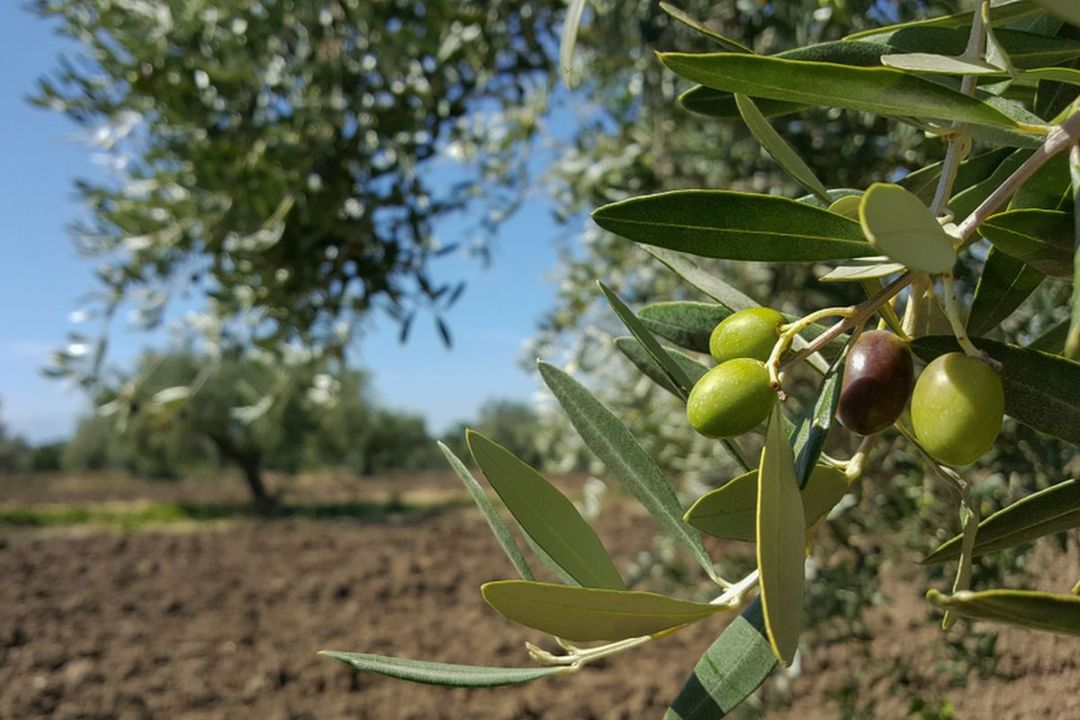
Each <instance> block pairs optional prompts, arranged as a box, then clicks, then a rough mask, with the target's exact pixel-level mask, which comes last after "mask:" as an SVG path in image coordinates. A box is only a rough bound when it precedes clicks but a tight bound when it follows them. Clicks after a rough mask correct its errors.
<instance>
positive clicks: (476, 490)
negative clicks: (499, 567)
mask: <svg viewBox="0 0 1080 720" xmlns="http://www.w3.org/2000/svg"><path fill="white" fill-rule="evenodd" d="M438 445H439V449H440V450H442V454H443V455H445V456H446V461H447V462H448V463H450V467H451V468H453V470H454V473H455V474H456V475H457V476H458V477H459V478H461V482H463V483H465V488H466V489H467V490H468V491H469V495H471V496H472V499H473V501H474V502H475V503H476V506H477V507H478V508H480V512H481V513H483V514H484V519H485V520H487V524H488V527H490V528H491V532H492V533H494V535H495V539H496V540H498V541H499V545H500V546H502V549H503V552H505V553H506V557H508V558H510V562H511V563H513V565H514V569H515V570H517V571H518V574H519V575H521V577H523V578H525V579H526V580H532V579H534V578H533V574H532V570H530V569H529V564H528V563H527V562H525V557H524V556H523V555H522V554H521V549H520V548H518V545H517V542H516V541H515V540H514V536H513V535H512V534H511V533H510V528H508V527H507V526H506V523H504V522H503V519H502V518H501V517H499V511H498V510H496V509H495V505H493V504H492V502H491V500H490V499H489V498H488V496H487V493H485V492H484V489H483V488H482V487H480V483H478V482H476V478H474V477H473V476H472V473H471V472H469V468H467V467H465V463H463V462H461V460H460V459H458V456H457V455H455V454H454V453H453V451H452V450H450V448H448V447H446V445H444V444H443V443H441V442H440V443H439V444H438Z"/></svg>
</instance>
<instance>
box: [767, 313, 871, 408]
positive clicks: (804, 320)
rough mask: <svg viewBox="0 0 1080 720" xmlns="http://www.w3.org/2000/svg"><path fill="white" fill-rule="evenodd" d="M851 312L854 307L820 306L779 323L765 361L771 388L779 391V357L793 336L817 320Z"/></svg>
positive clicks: (789, 345)
mask: <svg viewBox="0 0 1080 720" xmlns="http://www.w3.org/2000/svg"><path fill="white" fill-rule="evenodd" d="M852 312H854V308H850V307H829V308H822V309H821V310H816V311H814V312H812V313H810V314H809V315H807V316H805V317H801V318H799V319H798V320H796V321H795V322H792V323H788V324H787V325H781V326H780V337H779V338H778V339H777V340H776V344H775V345H773V349H772V353H770V354H769V359H768V361H767V362H766V363H765V365H766V366H767V367H768V368H769V380H770V382H772V386H773V389H774V390H776V391H777V392H780V358H781V357H783V355H784V353H786V352H787V351H788V349H789V348H790V347H791V344H792V343H793V342H794V341H795V337H796V336H797V335H798V334H799V333H800V332H802V331H803V330H805V329H806V328H808V327H810V326H811V325H813V324H814V323H816V322H817V321H818V320H822V319H824V318H827V317H847V316H848V315H850V314H851V313H852Z"/></svg>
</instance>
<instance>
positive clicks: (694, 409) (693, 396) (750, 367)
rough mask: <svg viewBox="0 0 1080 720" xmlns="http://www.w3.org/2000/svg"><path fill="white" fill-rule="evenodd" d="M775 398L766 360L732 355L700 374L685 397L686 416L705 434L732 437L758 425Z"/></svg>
mask: <svg viewBox="0 0 1080 720" xmlns="http://www.w3.org/2000/svg"><path fill="white" fill-rule="evenodd" d="M775 402H776V391H775V390H773V388H772V385H771V384H770V382H769V371H768V369H766V367H765V364H764V363H763V362H761V361H760V360H754V359H753V358H735V359H734V360H728V361H727V362H725V363H722V364H720V365H717V366H716V367H714V368H713V369H712V370H710V371H709V372H707V373H705V374H704V375H702V376H701V379H700V380H698V381H697V384H696V385H694V389H693V390H691V391H690V398H689V399H688V400H687V401H686V417H687V419H688V420H690V424H691V425H693V426H694V429H695V430H697V431H698V432H699V433H701V434H702V435H704V436H705V437H711V438H725V437H734V436H736V435H742V434H743V433H745V432H747V431H749V430H751V429H753V428H754V427H755V426H757V425H759V424H760V423H761V421H763V420H764V419H765V418H766V417H767V416H768V415H769V412H770V411H771V410H772V408H773V403H775Z"/></svg>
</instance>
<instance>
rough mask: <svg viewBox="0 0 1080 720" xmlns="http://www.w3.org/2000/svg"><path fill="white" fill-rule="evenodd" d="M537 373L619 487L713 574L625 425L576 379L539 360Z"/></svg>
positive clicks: (709, 562) (668, 492) (664, 484)
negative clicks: (636, 500)
mask: <svg viewBox="0 0 1080 720" xmlns="http://www.w3.org/2000/svg"><path fill="white" fill-rule="evenodd" d="M539 368H540V375H541V377H543V379H544V382H545V383H547V386H548V387H549V388H550V389H551V392H552V393H553V394H554V395H555V397H556V398H557V399H558V400H559V404H560V405H562V407H563V410H565V411H566V414H567V416H568V417H569V418H570V422H571V423H573V425H574V427H575V428H576V429H577V431H578V434H580V435H581V438H582V440H584V441H585V444H586V445H587V446H588V447H589V449H590V450H592V451H593V452H594V453H595V454H596V456H597V457H598V458H600V461H601V462H603V463H604V465H605V466H606V467H607V469H608V471H609V472H611V473H612V474H613V475H614V476H615V477H616V478H618V480H619V482H620V483H622V485H623V487H624V488H625V489H626V490H627V492H629V493H630V494H631V495H633V496H634V497H636V498H637V499H638V501H639V502H640V503H641V504H642V505H644V506H645V508H646V509H647V510H648V511H649V513H650V514H651V515H652V516H653V517H654V518H656V521H657V522H659V523H660V525H661V527H663V528H664V529H665V530H666V531H667V532H668V534H670V535H671V536H672V537H673V538H675V539H676V540H678V541H679V542H680V543H682V544H683V545H684V546H685V547H686V548H687V549H688V550H689V551H690V553H691V555H693V557H694V559H695V560H697V562H698V563H699V564H700V565H701V566H702V567H703V568H705V570H706V572H708V573H709V577H711V578H715V577H716V569H715V568H714V567H713V565H712V560H711V559H710V558H709V554H708V553H707V552H705V546H704V545H702V543H701V538H700V537H699V536H698V534H697V532H696V531H693V530H691V529H690V528H689V527H687V526H686V524H685V523H683V522H682V514H683V510H682V507H681V506H680V505H679V500H678V498H677V497H675V492H674V491H673V490H672V489H671V486H669V485H668V484H667V481H666V480H665V479H664V474H663V473H662V472H661V471H660V468H658V467H657V466H656V463H654V462H653V461H652V458H650V457H649V454H648V453H647V452H645V450H644V449H643V448H642V447H641V445H640V444H638V441H637V440H635V439H634V436H633V435H631V434H630V431H629V430H627V429H626V426H625V425H623V424H622V422H620V421H619V419H618V418H617V417H615V416H614V415H613V414H612V413H611V411H610V410H608V409H607V408H606V407H604V405H603V404H602V403H601V402H600V401H599V400H597V399H596V398H595V397H593V396H592V393H590V392H589V391H588V390H586V389H585V388H584V387H583V386H582V385H581V384H580V383H578V382H577V381H576V380H574V379H573V378H572V377H570V376H569V375H567V374H566V373H564V372H563V371H562V370H559V369H558V368H557V367H555V366H554V365H550V364H548V363H545V362H540V363H539Z"/></svg>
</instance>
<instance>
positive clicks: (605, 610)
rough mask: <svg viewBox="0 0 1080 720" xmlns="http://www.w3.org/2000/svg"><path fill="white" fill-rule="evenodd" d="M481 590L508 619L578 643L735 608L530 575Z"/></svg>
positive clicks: (615, 637)
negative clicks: (530, 578)
mask: <svg viewBox="0 0 1080 720" xmlns="http://www.w3.org/2000/svg"><path fill="white" fill-rule="evenodd" d="M480 590H481V592H482V593H483V595H484V600H485V601H486V602H487V603H488V605H490V606H491V607H493V608H495V609H496V610H497V611H498V612H499V613H500V614H501V615H503V616H504V617H506V618H507V619H508V620H512V621H513V622H516V623H518V624H519V625H524V626H525V627H530V628H533V629H534V630H540V631H542V632H546V633H549V634H551V635H554V636H555V637H559V638H563V639H564V640H574V641H576V642H588V641H591V640H625V639H626V638H632V637H641V636H643V635H653V634H655V633H659V632H663V631H665V630H671V629H672V628H677V627H681V626H683V625H688V624H690V623H694V622H697V621H698V620H704V619H705V618H707V617H709V616H711V615H715V614H716V613H719V612H726V611H729V610H730V608H729V607H727V606H724V605H710V604H708V603H699V602H691V601H689V600H678V599H676V598H671V597H667V596H664V595H657V594H656V593H651V592H641V591H639V590H604V589H597V588H583V587H568V586H566V585H554V584H551V583H542V582H532V581H528V580H496V581H494V582H489V583H484V584H483V585H482V586H481V588H480Z"/></svg>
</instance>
